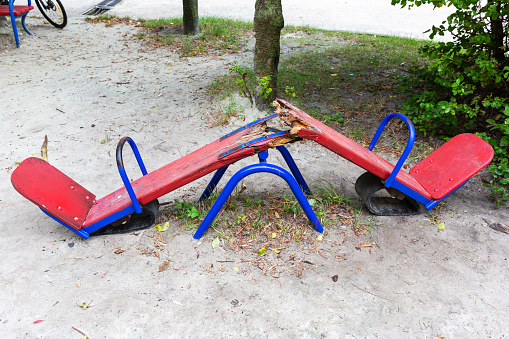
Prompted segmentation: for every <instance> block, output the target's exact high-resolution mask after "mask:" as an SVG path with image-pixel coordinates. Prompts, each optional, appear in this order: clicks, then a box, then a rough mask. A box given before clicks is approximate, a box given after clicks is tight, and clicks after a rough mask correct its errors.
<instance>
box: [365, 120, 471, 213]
mask: <svg viewBox="0 0 509 339" xmlns="http://www.w3.org/2000/svg"><path fill="white" fill-rule="evenodd" d="M395 117H399V118H400V119H401V120H403V121H404V122H405V123H406V125H407V127H408V142H407V145H406V147H405V150H404V151H403V154H402V155H401V157H400V158H399V160H398V162H397V163H396V166H394V169H393V170H392V172H391V174H390V176H389V178H387V180H386V181H385V183H384V185H385V187H387V188H389V187H393V188H395V189H397V190H398V191H400V192H401V193H403V194H405V195H407V196H409V197H410V198H412V199H414V200H417V201H418V202H420V203H421V204H423V205H424V206H425V207H426V209H428V210H430V209H432V208H433V207H435V206H436V205H438V204H439V203H441V202H442V201H444V200H445V199H446V198H447V197H448V196H450V195H451V194H453V193H454V192H456V191H457V190H458V189H460V188H461V187H463V185H465V184H466V183H467V182H468V180H467V181H465V182H464V183H463V184H461V185H460V186H459V187H458V188H456V189H455V190H454V191H452V192H451V193H449V194H448V195H446V196H445V197H443V198H442V199H440V200H430V199H428V198H426V197H424V196H422V195H421V194H419V193H417V192H416V191H414V190H413V189H411V188H409V187H407V186H405V185H403V184H402V183H400V182H399V181H397V180H396V176H397V175H398V173H399V171H400V169H401V167H402V166H403V164H404V163H405V161H406V159H407V158H408V155H409V154H410V152H411V151H412V148H413V147H414V142H415V128H414V125H413V123H412V121H411V120H410V119H408V118H407V117H406V116H404V115H403V114H400V113H391V114H389V115H388V116H386V117H385V119H384V120H383V121H382V122H381V123H380V126H379V127H378V129H377V131H376V133H375V136H374V137H373V139H372V140H371V143H370V144H369V146H368V150H370V151H373V148H374V147H375V145H376V143H377V142H378V139H379V138H380V135H381V134H382V132H383V130H384V129H385V126H386V125H387V123H388V122H389V121H390V120H391V119H393V118H395Z"/></svg>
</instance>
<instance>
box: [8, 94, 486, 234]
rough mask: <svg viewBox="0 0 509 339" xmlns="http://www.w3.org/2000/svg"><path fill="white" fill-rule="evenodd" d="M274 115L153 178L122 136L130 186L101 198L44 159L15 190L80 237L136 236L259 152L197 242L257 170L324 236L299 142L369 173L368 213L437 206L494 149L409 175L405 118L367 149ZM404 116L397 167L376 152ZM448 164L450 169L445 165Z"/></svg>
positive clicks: (299, 119)
mask: <svg viewBox="0 0 509 339" xmlns="http://www.w3.org/2000/svg"><path fill="white" fill-rule="evenodd" d="M274 106H275V107H276V113H275V114H272V115H270V116H268V117H265V118H263V119H260V120H257V121H254V122H252V123H250V124H247V125H245V126H243V127H241V128H239V129H236V130H235V131H233V132H231V133H229V134H227V135H225V136H223V137H221V138H220V139H218V140H216V141H215V142H212V143H210V144H208V145H206V146H204V147H202V148H200V149H198V150H196V151H194V152H192V153H190V154H188V155H186V156H184V157H182V158H180V159H177V160H175V161H173V162H171V163H169V164H168V165H165V166H163V167H161V168H159V169H157V170H155V171H153V172H150V173H148V172H147V170H146V167H145V165H144V163H143V160H142V158H141V155H140V153H139V151H138V148H137V146H136V144H135V143H134V141H133V140H132V139H130V138H129V137H125V138H122V139H121V140H120V142H119V143H118V145H117V151H116V161H117V166H118V170H119V173H120V176H121V178H122V181H123V183H124V187H122V188H120V189H118V190H117V191H115V192H113V193H111V194H109V195H107V196H105V197H103V198H101V199H96V197H95V195H94V194H92V193H91V192H89V191H88V190H86V189H85V188H84V187H82V186H81V185H79V184H78V183H76V182H75V181H74V180H72V179H71V178H69V177H68V176H67V175H65V174H64V173H62V172H61V171H59V170H58V169H56V168H55V167H53V166H52V165H50V164H49V163H47V162H46V161H43V160H41V159H38V158H34V157H31V158H27V159H25V160H24V161H23V162H22V163H21V164H20V165H19V166H18V167H17V168H16V169H15V170H14V172H13V173H12V176H11V181H12V184H13V186H14V188H15V189H16V190H17V191H18V192H19V193H20V194H21V195H23V196H24V197H25V198H27V199H28V200H30V201H32V202H33V203H35V204H36V205H37V206H39V207H40V208H41V209H42V210H43V211H44V212H45V213H46V214H47V215H49V216H50V217H52V218H53V219H55V220H56V221H58V222H59V223H61V224H62V225H64V226H65V227H67V228H68V229H70V230H71V231H73V232H75V233H76V234H78V235H80V236H81V237H83V238H88V237H89V236H90V235H98V234H111V233H124V232H132V231H135V230H140V229H144V228H147V227H149V226H150V225H152V224H153V223H154V220H155V218H156V216H157V211H158V208H159V203H158V201H157V198H159V197H161V196H163V195H165V194H167V193H170V192H172V191H173V190H175V189H177V188H179V187H182V186H184V185H186V184H188V183H190V182H192V181H194V180H196V179H198V178H200V177H202V176H204V175H207V174H209V173H211V172H213V171H216V173H215V174H214V176H213V177H212V179H211V181H210V182H209V184H208V186H207V187H206V189H205V191H204V192H203V194H202V196H201V198H200V200H201V199H205V198H207V197H209V196H210V194H211V192H212V191H213V190H214V189H215V187H216V185H217V184H218V183H219V181H220V179H221V177H222V176H223V175H224V173H225V172H226V169H227V168H228V166H229V165H231V164H233V163H235V162H236V161H238V160H240V159H243V158H246V157H249V156H252V155H255V154H256V155H258V158H259V163H258V164H253V165H249V166H247V167H244V168H242V169H240V170H239V171H238V172H237V173H236V174H234V175H233V176H232V178H231V179H230V180H229V181H228V183H227V184H226V186H225V187H224V189H223V190H222V192H221V194H220V195H219V197H218V198H217V200H216V202H215V203H214V204H213V206H212V208H211V209H210V211H209V213H208V214H207V216H206V217H205V219H204V220H203V221H202V223H201V224H200V226H199V227H198V229H197V231H196V232H195V234H194V238H195V239H198V238H200V237H201V236H202V235H203V234H204V232H205V231H206V230H207V228H208V227H209V225H210V224H211V223H212V221H213V220H214V218H215V217H216V216H217V214H218V213H219V211H220V210H221V208H222V206H223V204H224V203H225V201H226V200H227V198H228V196H229V195H230V194H231V193H232V191H233V189H234V188H235V186H236V185H237V184H238V182H239V181H240V180H242V179H243V178H245V177H246V176H248V175H251V174H254V173H271V174H273V175H276V176H279V177H281V178H283V179H284V180H285V181H286V182H287V184H288V185H289V186H290V189H291V190H292V192H293V194H294V195H295V197H296V198H297V201H298V202H299V203H300V205H301V207H302V209H303V210H304V212H305V214H306V216H307V217H308V219H309V221H310V222H311V225H312V226H313V227H314V228H315V230H316V231H318V232H323V228H322V226H321V224H320V222H319V220H318V218H317V217H316V215H315V213H314V212H313V210H312V208H311V206H310V205H309V203H308V201H307V199H306V197H305V195H304V194H306V195H310V194H311V192H310V190H309V188H308V186H307V184H306V182H305V180H304V178H303V177H302V175H301V173H300V171H299V169H298V167H297V165H296V164H295V162H294V160H293V158H292V157H291V155H290V153H289V152H288V150H287V149H286V148H285V147H284V146H283V145H284V144H286V143H291V142H294V141H297V140H302V139H310V140H314V141H316V142H318V143H319V144H321V145H322V146H325V147H326V148H328V149H329V150H331V151H333V152H335V153H337V154H339V155H341V156H342V157H344V158H346V159H348V160H350V161H352V162H353V163H355V164H357V165H359V166H360V167H362V168H364V169H365V170H367V171H368V172H367V173H365V174H363V175H361V176H360V177H359V179H358V180H357V182H356V190H357V192H358V193H359V195H360V196H361V198H362V199H363V201H364V202H365V204H366V205H367V207H368V209H369V210H370V211H371V212H373V213H375V214H379V215H401V214H412V213H416V212H418V211H419V205H418V204H417V202H416V201H418V202H420V203H422V204H424V205H425V206H426V208H428V209H430V208H433V207H434V206H435V205H436V204H438V203H439V202H440V201H442V200H443V199H445V198H446V197H447V196H449V195H450V194H451V193H453V192H454V191H455V190H457V189H458V188H459V187H461V186H462V185H464V184H465V182H466V181H467V180H468V179H469V178H470V177H472V176H473V175H474V174H475V173H477V172H478V171H480V170H481V169H482V168H484V167H485V166H486V165H488V164H489V162H490V161H491V159H492V157H493V149H492V148H491V146H490V145H489V144H487V143H486V142H484V141H483V140H482V139H480V138H478V137H477V136H475V135H473V134H461V135H459V136H456V137H454V138H453V139H451V140H450V141H448V142H447V143H446V144H444V145H443V146H442V147H440V148H439V149H438V150H436V151H435V152H433V153H432V154H431V155H429V156H428V157H427V158H425V159H424V160H423V161H421V162H420V163H419V164H417V165H416V166H414V167H413V168H412V169H411V170H410V172H409V173H407V172H404V171H402V170H401V167H402V165H403V163H404V162H405V160H406V157H407V156H408V154H409V153H410V150H411V149H412V147H413V142H414V133H415V132H414V129H413V125H412V123H411V122H410V120H408V119H407V118H406V117H404V116H403V115H401V114H391V115H389V116H388V117H387V118H385V119H384V121H383V122H382V124H381V125H380V127H379V129H378V131H377V132H376V134H375V136H374V138H373V141H372V142H371V144H370V146H369V147H368V148H367V149H366V148H364V147H362V146H361V145H359V144H357V143H356V142H354V141H352V140H350V139H348V138H346V137H345V136H343V135H342V134H340V133H338V132H336V131H334V130H333V129H331V128H330V127H328V126H326V125H324V124H322V123H321V122H319V121H317V120H316V119H314V118H312V117H310V116H309V115H307V114H306V113H304V112H302V111H301V110H299V109H298V108H296V107H294V106H292V105H290V104H289V103H287V102H286V101H284V100H280V99H277V100H276V101H275V102H274ZM275 117H279V118H280V119H281V120H282V121H283V122H284V123H285V124H286V125H288V126H290V127H291V129H290V130H288V131H279V130H276V129H273V128H270V127H268V126H267V121H269V120H270V119H273V118H275ZM394 117H399V118H401V119H402V120H403V121H404V122H405V123H406V124H407V126H408V128H409V141H408V144H407V146H406V148H405V151H404V152H403V155H402V156H401V158H400V159H399V161H398V163H397V164H396V166H394V165H392V164H391V163H389V162H388V161H386V160H384V159H383V158H381V157H379V156H378V155H376V154H375V153H373V152H372V149H373V147H374V146H375V144H376V142H377V141H378V138H379V137H380V134H381V133H382V131H383V129H384V127H385V125H386V124H387V122H388V121H389V120H390V119H392V118H394ZM126 142H127V143H129V145H130V146H131V148H132V151H133V152H134V155H135V157H136V159H137V162H138V165H139V167H140V169H141V172H142V175H143V176H142V177H140V178H139V179H137V180H135V181H133V182H130V180H129V178H128V176H127V174H126V172H125V169H124V163H123V159H122V150H123V146H124V144H125V143H126ZM271 148H276V149H277V150H278V151H279V152H280V153H281V154H282V156H283V158H284V160H285V161H286V163H287V165H288V167H289V169H290V172H291V173H290V172H288V171H287V170H285V169H284V168H282V167H280V166H276V165H273V164H269V163H267V157H268V150H269V149H271ZM448 164H449V166H447V165H448ZM382 188H387V189H389V190H390V189H393V191H394V192H397V193H398V195H399V196H403V197H404V199H403V200H401V201H400V200H397V199H391V198H389V199H386V198H379V199H376V198H375V197H373V195H374V193H376V192H377V191H379V190H381V189H382Z"/></svg>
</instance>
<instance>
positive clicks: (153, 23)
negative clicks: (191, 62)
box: [141, 17, 253, 56]
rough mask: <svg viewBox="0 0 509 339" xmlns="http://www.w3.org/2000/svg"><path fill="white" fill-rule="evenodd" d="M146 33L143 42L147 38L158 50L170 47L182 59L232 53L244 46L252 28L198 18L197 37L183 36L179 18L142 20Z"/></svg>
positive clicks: (249, 24)
mask: <svg viewBox="0 0 509 339" xmlns="http://www.w3.org/2000/svg"><path fill="white" fill-rule="evenodd" d="M141 27H144V28H145V29H147V32H146V34H145V35H144V36H143V38H149V39H151V40H152V41H153V42H156V43H158V44H160V45H161V46H172V47H174V48H176V49H177V51H178V52H179V53H180V54H181V55H182V56H193V55H199V54H208V53H217V54H225V53H236V52H238V51H240V50H241V49H242V48H243V47H244V45H245V44H246V43H247V41H248V40H247V36H246V35H247V34H248V33H250V31H251V30H252V29H253V24H252V23H248V22H244V21H239V20H232V19H223V18H216V17H202V18H200V34H199V35H196V36H192V35H183V33H182V32H183V24H182V18H168V19H154V20H142V21H141Z"/></svg>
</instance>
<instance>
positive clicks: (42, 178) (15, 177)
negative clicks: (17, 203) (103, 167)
mask: <svg viewBox="0 0 509 339" xmlns="http://www.w3.org/2000/svg"><path fill="white" fill-rule="evenodd" d="M11 182H12V185H13V186H14V188H15V189H16V191H18V192H19V193H20V194H21V195H22V196H24V197H25V198H27V199H28V200H30V201H31V202H33V203H34V204H36V205H38V206H39V207H40V208H42V209H43V210H44V211H46V212H47V213H48V214H51V215H52V216H54V217H55V218H57V219H59V220H60V221H62V222H64V223H66V224H67V225H69V226H71V227H72V228H74V229H75V230H80V229H81V228H83V224H84V222H85V219H86V217H87V215H88V212H89V211H90V209H91V208H92V205H93V204H94V200H95V195H94V194H92V193H91V192H89V191H88V190H86V189H85V188H83V186H81V185H80V184H78V183H77V182H76V181H74V180H72V179H71V178H69V177H68V176H67V175H65V174H64V173H62V172H61V171H59V170H58V169H56V168H55V167H53V166H51V165H50V164H49V163H48V162H46V161H44V160H42V159H39V158H34V157H32V158H27V159H25V160H24V161H23V162H22V163H21V164H20V165H19V166H18V167H17V168H16V169H15V170H14V172H13V173H12V176H11Z"/></svg>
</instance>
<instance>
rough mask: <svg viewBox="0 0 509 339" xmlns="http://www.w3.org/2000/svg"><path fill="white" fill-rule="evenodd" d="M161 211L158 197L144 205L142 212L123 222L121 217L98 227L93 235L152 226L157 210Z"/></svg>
mask: <svg viewBox="0 0 509 339" xmlns="http://www.w3.org/2000/svg"><path fill="white" fill-rule="evenodd" d="M158 211H159V201H158V200H157V199H155V200H152V201H151V202H149V203H147V204H145V205H143V206H142V212H141V213H140V214H137V213H133V214H131V215H130V218H129V219H127V218H126V220H127V221H125V222H124V223H122V220H124V219H120V220H119V221H117V222H114V223H111V224H109V225H106V226H104V227H103V228H100V229H98V230H97V231H95V232H94V233H91V234H90V235H91V236H95V235H108V234H121V233H129V232H134V231H140V230H144V229H146V228H149V227H150V226H152V225H153V224H154V222H155V220H156V217H157V212H158Z"/></svg>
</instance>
